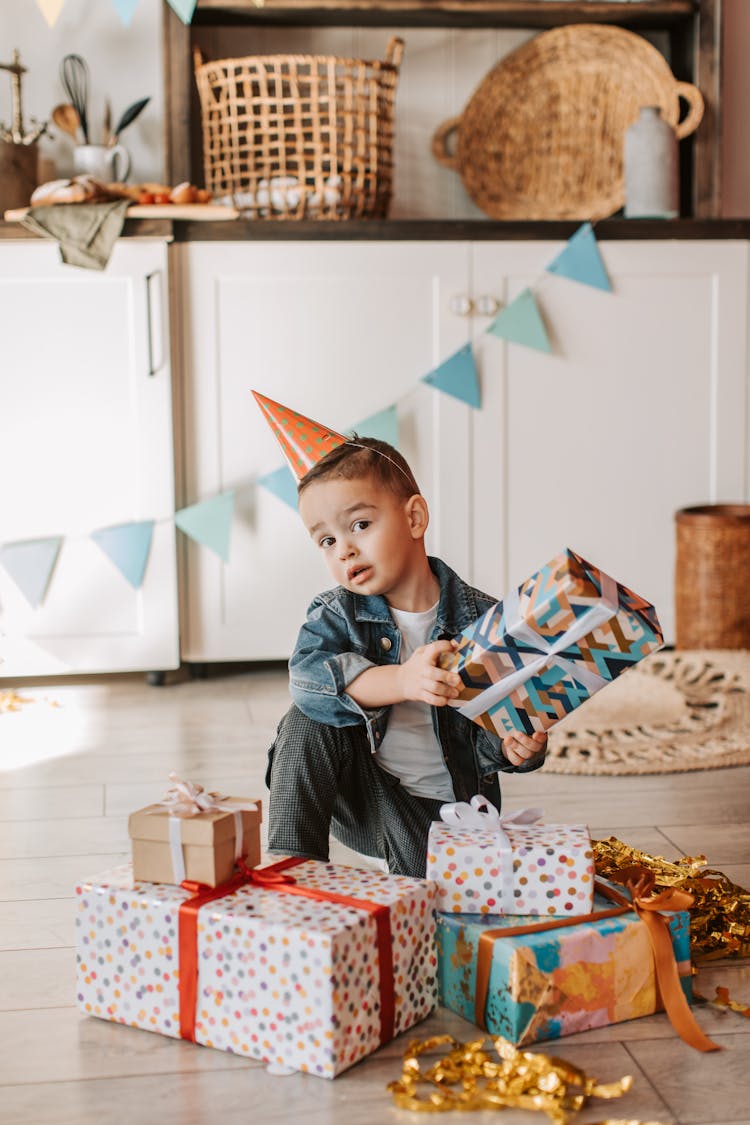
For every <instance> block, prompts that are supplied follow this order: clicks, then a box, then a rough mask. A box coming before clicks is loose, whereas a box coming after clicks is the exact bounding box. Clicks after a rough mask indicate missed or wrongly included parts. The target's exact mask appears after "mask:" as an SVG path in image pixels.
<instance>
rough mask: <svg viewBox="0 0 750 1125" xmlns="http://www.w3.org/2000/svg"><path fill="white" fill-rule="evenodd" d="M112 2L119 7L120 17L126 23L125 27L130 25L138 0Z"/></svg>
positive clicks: (114, 0)
mask: <svg viewBox="0 0 750 1125" xmlns="http://www.w3.org/2000/svg"><path fill="white" fill-rule="evenodd" d="M112 2H113V3H114V6H115V7H116V8H117V14H118V15H119V17H120V20H121V21H122V23H123V24H124V25H125V27H128V26H129V25H130V21H131V20H132V18H133V12H134V11H135V9H136V7H137V5H138V0H112Z"/></svg>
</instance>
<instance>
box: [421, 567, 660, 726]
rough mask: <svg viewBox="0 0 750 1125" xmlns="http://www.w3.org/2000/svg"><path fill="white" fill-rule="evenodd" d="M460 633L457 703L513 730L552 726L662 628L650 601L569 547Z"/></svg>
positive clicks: (481, 719) (653, 645)
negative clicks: (459, 692)
mask: <svg viewBox="0 0 750 1125" xmlns="http://www.w3.org/2000/svg"><path fill="white" fill-rule="evenodd" d="M455 640H456V642H457V643H458V648H457V650H456V651H455V653H453V654H444V655H443V656H442V657H441V658H440V664H441V666H442V667H444V668H450V669H451V670H452V671H455V672H458V674H459V675H460V676H461V679H462V681H463V687H462V689H461V694H460V696H459V697H458V698H457V699H454V700H451V706H453V707H456V708H458V710H459V711H460V712H461V714H462V715H465V716H466V717H467V718H470V719H473V720H474V722H476V723H479V725H480V726H483V727H484V728H485V729H486V730H489V731H493V732H494V733H496V734H499V735H505V734H508V733H510V732H511V731H513V730H519V731H525V732H526V733H527V734H533V733H534V732H535V731H543V730H547V729H548V728H549V727H551V726H552V725H553V723H556V722H558V720H560V719H562V718H564V717H565V716H566V715H567V714H569V713H570V712H571V711H573V710H574V709H575V708H576V707H578V706H580V704H581V703H584V702H585V701H586V700H587V699H589V698H590V697H591V696H592V695H593V694H594V693H595V692H597V691H599V689H600V688H603V687H605V686H606V685H607V684H608V683H610V682H611V681H612V680H614V679H616V677H617V676H619V675H620V674H621V673H622V672H624V671H626V670H627V669H628V668H631V667H632V666H633V665H634V664H637V663H638V661H639V660H642V659H643V658H644V657H645V656H648V654H649V653H651V652H655V651H656V650H657V649H658V648H660V647H661V645H662V641H663V638H662V632H661V627H660V625H659V620H658V618H657V615H656V610H655V609H654V607H653V606H652V605H651V604H650V603H649V602H647V601H646V600H645V599H644V598H642V597H640V596H639V595H638V594H635V593H633V591H632V590H629V589H628V588H627V586H623V585H621V584H620V583H618V582H616V581H615V580H614V578H611V577H610V576H609V575H608V574H605V573H604V571H602V570H599V569H598V567H596V566H593V565H592V564H591V563H589V562H586V560H585V559H583V558H581V556H580V555H577V554H576V553H575V551H571V550H567V549H566V550H565V551H563V552H562V553H561V554H559V555H556V556H555V558H554V559H552V560H551V561H550V562H549V563H547V565H546V566H544V567H542V569H541V570H539V571H537V572H536V573H535V574H532V575H531V577H530V578H528V579H527V580H526V581H525V582H523V583H522V584H521V586H519V587H518V589H517V590H513V591H511V593H510V594H509V595H508V597H506V598H505V599H504V600H503V601H501V602H498V603H497V604H496V605H494V606H492V607H491V608H490V609H489V610H487V612H486V613H485V614H483V615H482V617H480V618H478V619H477V621H475V622H473V623H472V624H471V625H469V626H468V627H467V628H466V629H464V631H463V632H462V633H461V634H460V635H459V636H457V637H456V638H455Z"/></svg>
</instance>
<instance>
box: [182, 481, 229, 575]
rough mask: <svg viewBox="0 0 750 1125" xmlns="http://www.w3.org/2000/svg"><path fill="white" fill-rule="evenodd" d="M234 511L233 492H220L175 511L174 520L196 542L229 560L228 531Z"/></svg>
mask: <svg viewBox="0 0 750 1125" xmlns="http://www.w3.org/2000/svg"><path fill="white" fill-rule="evenodd" d="M233 513H234V492H233V491H232V492H222V493H220V494H219V495H218V496H212V497H211V499H210V500H201V501H200V502H199V503H198V504H191V505H190V506H189V507H188V508H182V509H181V510H180V511H179V512H175V515H174V522H175V524H176V525H177V527H179V529H180V531H184V532H185V534H186V535H189V536H190V538H191V539H195V541H196V542H197V543H202V544H203V546H204V547H208V548H210V550H212V551H215V552H216V554H217V555H218V556H219V557H220V558H222V559H223V560H224V562H225V563H226V562H229V533H230V531H231V526H232V515H233Z"/></svg>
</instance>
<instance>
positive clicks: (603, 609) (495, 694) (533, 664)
mask: <svg viewBox="0 0 750 1125" xmlns="http://www.w3.org/2000/svg"><path fill="white" fill-rule="evenodd" d="M600 578H601V598H600V600H599V601H598V602H597V603H596V605H593V606H592V607H591V608H590V609H588V610H586V612H585V613H583V614H581V616H580V617H577V618H576V619H575V621H574V622H573V624H572V625H571V626H570V628H569V629H566V631H565V632H564V633H563V634H562V635H561V636H559V637H558V638H557V640H556V641H553V642H550V641H548V640H547V639H546V638H545V637H543V636H542V635H541V634H540V633H537V632H536V630H535V629H532V628H531V627H530V626H529V625H527V624H526V622H525V621H524V620H523V619H522V617H521V604H520V599H519V597H518V590H514V591H513V592H512V593H511V594H510V595H509V596H508V597H507V598H506V599H505V600H504V601H503V603H502V607H503V613H504V616H505V633H506V636H509V637H514V638H515V639H516V640H517V641H522V642H523V643H524V644H526V645H528V646H529V647H531V648H533V649H535V650H536V652H537V653H539V655H538V656H535V657H533V658H532V659H531V660H530V661H529V663H528V664H525V665H524V666H523V668H518V669H517V670H516V671H515V672H510V673H509V674H508V675H507V676H503V677H502V678H501V679H499V680H498V681H497V682H496V683H494V684H492V685H491V686H490V687H488V688H485V689H484V691H481V692H480V693H479V694H478V695H476V696H474V698H473V699H470V700H469V701H468V702H467V703H464V704H462V705H461V706H459V707H458V711H459V712H460V714H462V715H465V716H466V718H467V719H477V718H479V716H480V715H483V714H484V713H485V711H489V710H490V708H491V707H493V706H494V705H495V704H496V703H500V702H501V701H502V700H503V699H506V698H507V697H508V696H509V695H511V694H512V693H513V692H514V691H515V690H516V688H517V687H519V686H520V685H521V684H523V683H526V681H527V680H530V679H531V677H532V676H536V674H537V673H538V672H541V671H542V669H543V668H544V667H545V666H546V665H547V664H550V663H551V661H552V658H553V657H554V658H555V663H556V664H557V665H558V666H559V667H560V668H562V670H563V672H566V673H567V674H568V675H570V676H572V677H573V678H574V679H576V680H578V682H579V683H580V684H583V685H584V687H586V688H587V689H588V691H589V694H590V695H593V694H594V692H595V691H599V689H600V688H603V687H604V686H605V685H606V684H607V683H608V682H609V681H608V680H606V679H605V678H604V677H603V676H600V675H599V674H598V672H591V671H590V670H589V669H588V668H586V667H585V666H584V665H583V662H582V661H573V660H569V659H567V657H563V656H560V653H561V652H563V651H564V650H565V649H566V648H569V647H570V646H571V645H574V644H577V643H578V641H580V640H581V638H582V637H585V636H586V634H587V633H591V632H593V630H594V629H596V628H597V627H598V626H599V625H603V624H604V623H605V622H607V621H610V620H611V619H612V618H613V617H614V616H615V614H616V613H617V611H618V609H619V600H618V597H617V583H616V582H615V580H614V578H610V576H609V575H608V574H601V573H600ZM496 608H497V607H495V606H493V608H492V609H491V610H489V611H488V614H487V616H489V614H492V613H494V612H495V610H496ZM479 662H480V663H481V658H480V660H479ZM454 706H456V703H454Z"/></svg>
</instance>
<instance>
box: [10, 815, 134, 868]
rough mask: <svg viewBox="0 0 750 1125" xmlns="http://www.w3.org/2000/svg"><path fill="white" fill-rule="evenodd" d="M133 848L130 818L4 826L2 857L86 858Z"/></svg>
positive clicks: (14, 822)
mask: <svg viewBox="0 0 750 1125" xmlns="http://www.w3.org/2000/svg"><path fill="white" fill-rule="evenodd" d="M129 847H130V842H129V837H128V821H127V817H114V816H112V817H103V816H99V817H81V818H79V819H77V820H72V819H68V820H53V819H50V820H10V821H3V822H0V856H2V858H3V859H32V858H34V857H39V856H43V857H52V856H66V855H82V856H83V855H91V854H92V852H93V853H94V854H97V853H103V852H115V851H122V850H127V849H128V848H129Z"/></svg>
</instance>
